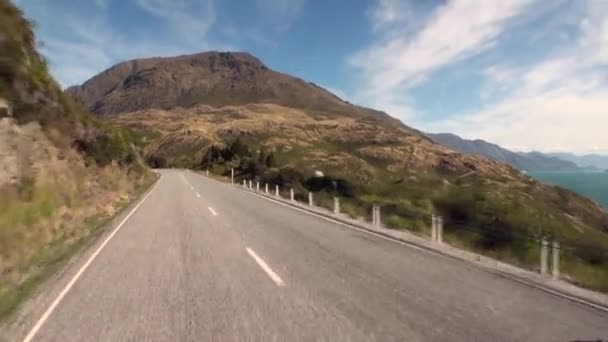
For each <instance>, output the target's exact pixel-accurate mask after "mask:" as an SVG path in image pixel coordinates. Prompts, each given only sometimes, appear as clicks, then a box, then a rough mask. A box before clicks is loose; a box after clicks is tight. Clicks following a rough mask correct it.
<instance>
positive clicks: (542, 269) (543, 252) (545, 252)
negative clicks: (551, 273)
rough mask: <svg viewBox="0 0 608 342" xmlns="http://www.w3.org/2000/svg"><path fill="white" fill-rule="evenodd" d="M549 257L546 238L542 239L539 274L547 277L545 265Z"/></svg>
mask: <svg viewBox="0 0 608 342" xmlns="http://www.w3.org/2000/svg"><path fill="white" fill-rule="evenodd" d="M548 257H549V243H548V242H547V239H546V238H544V237H543V238H542V239H541V241H540V274H541V275H543V276H544V275H547V266H548V265H547V264H548V261H549V260H548V259H549V258H548Z"/></svg>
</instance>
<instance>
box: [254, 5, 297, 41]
mask: <svg viewBox="0 0 608 342" xmlns="http://www.w3.org/2000/svg"><path fill="white" fill-rule="evenodd" d="M256 1H257V6H258V11H259V16H260V17H261V18H263V21H264V22H266V23H268V24H270V25H271V26H272V29H273V30H274V31H275V32H279V33H281V32H285V31H287V30H289V28H290V27H291V25H292V24H293V23H294V21H295V20H296V19H297V17H298V15H299V14H300V11H301V10H302V8H303V7H304V5H305V3H306V0H256Z"/></svg>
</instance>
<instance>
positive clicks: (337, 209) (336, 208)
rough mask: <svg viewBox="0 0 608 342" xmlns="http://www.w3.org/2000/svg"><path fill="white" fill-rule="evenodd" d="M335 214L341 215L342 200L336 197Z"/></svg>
mask: <svg viewBox="0 0 608 342" xmlns="http://www.w3.org/2000/svg"><path fill="white" fill-rule="evenodd" d="M334 214H340V198H338V197H334Z"/></svg>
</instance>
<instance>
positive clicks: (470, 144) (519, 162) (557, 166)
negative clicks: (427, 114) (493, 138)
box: [427, 133, 608, 171]
mask: <svg viewBox="0 0 608 342" xmlns="http://www.w3.org/2000/svg"><path fill="white" fill-rule="evenodd" d="M427 136H428V137H429V138H431V139H433V140H434V141H435V142H437V143H439V144H441V145H444V146H446V147H448V148H451V149H453V150H456V151H458V152H462V153H469V154H475V155H480V156H484V157H486V158H489V159H492V160H495V161H500V162H504V163H508V164H511V165H512V166H513V167H516V168H518V169H520V170H524V171H560V170H578V169H582V168H584V169H590V168H595V169H598V168H599V169H608V156H600V155H587V156H577V155H574V154H570V153H553V154H549V153H541V152H527V153H523V152H514V151H510V150H508V149H506V148H503V147H500V146H498V145H496V144H493V143H490V142H487V141H484V140H480V139H476V140H468V139H463V138H461V137H459V136H457V135H455V134H452V133H437V134H432V133H427Z"/></svg>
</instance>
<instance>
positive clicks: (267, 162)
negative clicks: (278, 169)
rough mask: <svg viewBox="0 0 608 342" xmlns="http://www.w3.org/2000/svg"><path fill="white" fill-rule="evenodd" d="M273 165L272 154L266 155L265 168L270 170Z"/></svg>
mask: <svg viewBox="0 0 608 342" xmlns="http://www.w3.org/2000/svg"><path fill="white" fill-rule="evenodd" d="M274 165H275V160H274V153H273V152H270V153H269V154H268V156H267V157H266V167H267V168H271V167H274Z"/></svg>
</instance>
